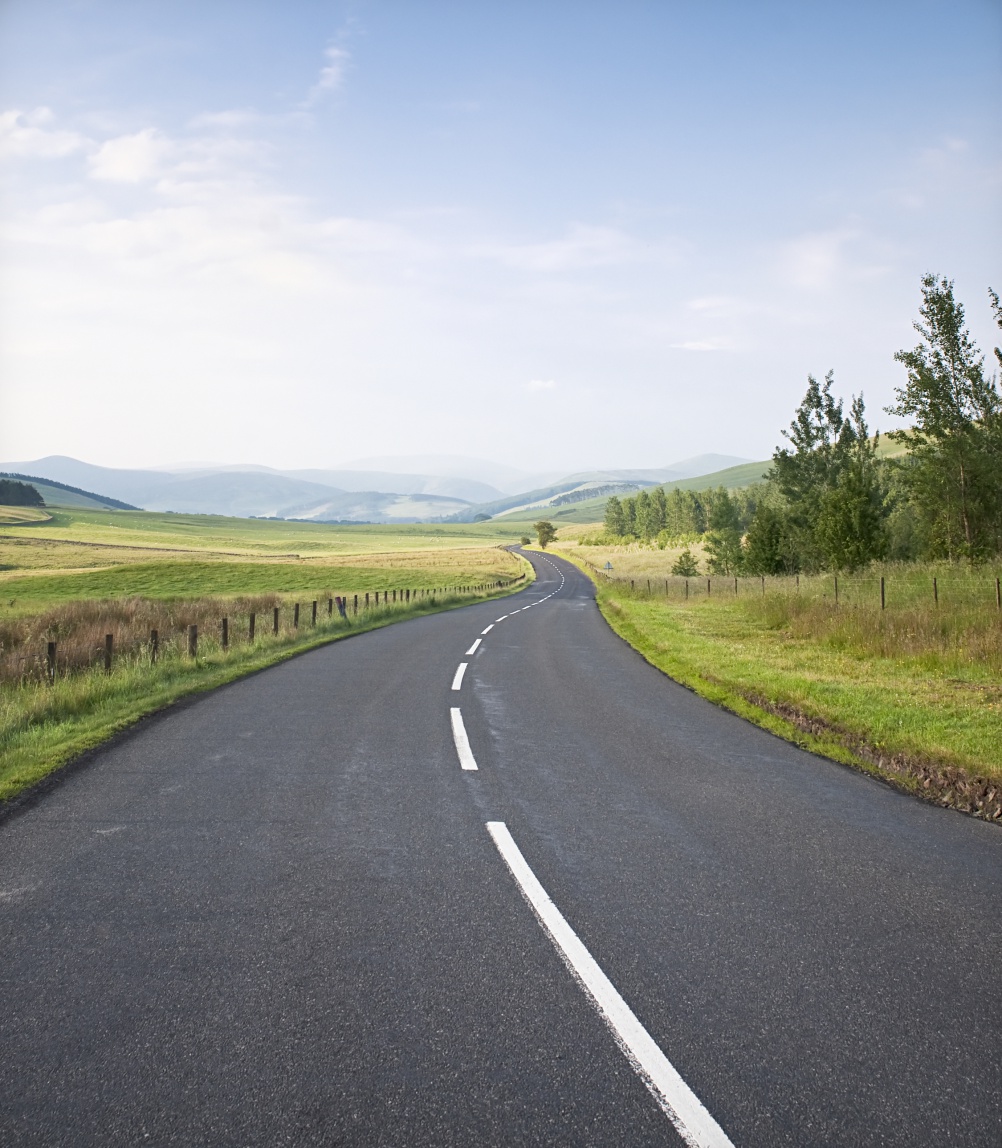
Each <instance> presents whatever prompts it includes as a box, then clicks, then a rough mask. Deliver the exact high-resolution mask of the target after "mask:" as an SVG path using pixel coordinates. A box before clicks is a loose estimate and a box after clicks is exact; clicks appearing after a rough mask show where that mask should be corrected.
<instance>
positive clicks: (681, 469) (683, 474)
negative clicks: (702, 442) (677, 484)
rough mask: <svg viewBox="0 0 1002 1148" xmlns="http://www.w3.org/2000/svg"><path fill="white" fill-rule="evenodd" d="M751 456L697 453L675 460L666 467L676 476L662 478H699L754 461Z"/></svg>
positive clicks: (673, 479) (669, 480)
mask: <svg viewBox="0 0 1002 1148" xmlns="http://www.w3.org/2000/svg"><path fill="white" fill-rule="evenodd" d="M752 461H753V460H752V459H750V458H738V456H737V455H733V454H697V455H696V456H695V457H694V458H684V459H682V461H681V462H673V463H672V464H671V465H670V466H668V467H666V469H667V470H673V471H674V472H675V475H674V478H672V479H667V480H666V479H662V480H661V481H662V482H665V481H668V482H673V481H675V479H679V478H698V477H699V475H701V474H713V473H714V472H715V471H718V470H729V469H730V468H731V467H732V466H742V465H743V464H744V463H746V462H752Z"/></svg>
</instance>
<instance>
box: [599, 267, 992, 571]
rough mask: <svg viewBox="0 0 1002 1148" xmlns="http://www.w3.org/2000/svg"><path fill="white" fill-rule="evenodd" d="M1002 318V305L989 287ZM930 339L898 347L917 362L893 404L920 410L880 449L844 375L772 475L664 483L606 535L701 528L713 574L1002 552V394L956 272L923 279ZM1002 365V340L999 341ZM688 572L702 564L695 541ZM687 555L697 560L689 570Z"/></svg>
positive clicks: (808, 399) (902, 358) (663, 538)
mask: <svg viewBox="0 0 1002 1148" xmlns="http://www.w3.org/2000/svg"><path fill="white" fill-rule="evenodd" d="M988 294H989V301H990V304H991V308H992V312H993V315H994V318H995V321H996V323H997V325H998V326H999V327H1000V328H1002V304H1000V302H999V297H998V295H997V294H996V293H995V292H994V291H991V290H989V292H988ZM914 327H915V330H916V331H917V332H918V334H919V336H920V341H919V343H918V345H917V346H916V347H914V348H913V349H912V350H902V351H898V353H897V354H896V355H895V356H894V357H895V359H896V360H897V361H898V362H899V363H901V365H902V366H903V367H904V369H905V383H904V385H903V386H900V387H898V388H896V390H895V402H894V403H893V404H892V405H890V406H889V407H887V408H885V409H886V412H887V413H888V414H893V415H897V416H900V417H904V418H908V419H910V420H911V426H910V427H909V428H908V429H907V430H898V431H891V432H890V433H889V434H888V436H887V437H888V438H889V439H891V440H893V441H896V442H899V443H900V444H901V445H902V446H903V447H904V448H905V450H904V453H902V454H901V455H900V457H895V458H882V457H881V456H880V450H879V446H880V436H879V434H874V435H871V434H870V430H869V427H868V425H867V421H866V408H865V404H864V401H863V395H862V393H860V394H859V395H858V396H852V398H851V400H850V403H849V410H848V412H847V411H846V410H845V402H844V400H843V399H841V398H837V397H836V396H835V395H834V394H833V393H832V389H833V387H834V375H833V373H832V372H829V373H828V374H827V375H826V376H825V378H824V380H823V381H822V382H818V380H817V379H815V378H814V377H813V376H810V375H809V376H808V381H807V392H806V394H805V395H804V398H803V400H802V401H801V403H800V405H799V406H798V407H797V410H796V412H795V415H794V418H793V421H792V422H791V424H790V427H789V429H788V430H785V431H783V432H782V433H783V435H784V436H785V438H786V439H787V445H785V446H783V447H779V448H777V450H776V451H775V453H774V454H773V456H772V467H771V469H770V470H769V472H768V474H766V476H765V479H764V481H763V482H762V483H759V484H756V485H754V486H752V487H749V488H748V489H746V490H739V491H731V492H728V491H727V490H725V489H723V488H722V487H721V488H718V489H717V490H711V491H704V492H700V493H697V492H695V491H686V490H672V491H671V492H670V493H666V492H665V490H664V488H663V487H657V488H655V489H654V490H651V491H647V490H643V491H641V492H640V493H639V494H637V495H635V496H633V497H631V498H624V499H618V498H615V497H614V498H610V499H609V500H608V502H607V503H606V512H605V533H606V537H607V538H608V537H610V536H611V537H614V538H617V539H623V540H637V541H642V542H646V543H653V544H657V545H661V546H664V545H666V544H667V543H668V542H669V541H677V540H679V539H694V538H695V537H699V538H700V539H701V540H702V542H703V544H704V549H705V551H706V553H707V560H708V564H709V569H710V572H711V573H714V574H738V573H749V574H792V573H798V572H800V571H805V572H811V571H819V570H856V569H859V568H860V567H862V566H865V565H867V564H868V563H869V562H872V561H874V560H879V559H884V558H891V559H897V560H916V559H921V558H946V559H949V560H951V561H958V560H966V561H969V562H973V563H977V562H982V561H985V560H988V559H990V558H992V557H994V556H997V555H998V554H1000V553H1002V396H1000V393H999V386H998V377H997V375H996V374H995V373H994V372H993V373H992V374H991V375H989V374H988V373H987V371H986V369H985V358H984V355H982V354H981V352H980V351H979V350H978V348H977V346H976V344H975V343H974V340H973V339H972V338H971V336H970V332H969V331H968V329H967V326H966V323H965V314H964V308H963V306H962V305H961V304H960V303H959V302H958V301H957V300H956V298H955V296H954V289H953V283H952V282H951V281H949V280H947V279H945V278H939V277H937V276H935V275H931V274H930V275H926V276H924V277H923V279H922V304H921V306H920V308H919V321H918V322H916V323H915V324H914ZM995 358H996V360H997V361H998V364H999V366H1000V367H1002V349H1000V348H998V347H996V348H995ZM676 566H677V567H678V569H676V570H675V571H674V572H675V573H679V574H690V573H692V574H694V573H696V567H695V561H694V559H693V558H692V555H691V553H689V552H688V551H686V553H685V554H683V555H682V558H681V559H680V560H679V562H677V563H676ZM682 567H685V569H683V568H682Z"/></svg>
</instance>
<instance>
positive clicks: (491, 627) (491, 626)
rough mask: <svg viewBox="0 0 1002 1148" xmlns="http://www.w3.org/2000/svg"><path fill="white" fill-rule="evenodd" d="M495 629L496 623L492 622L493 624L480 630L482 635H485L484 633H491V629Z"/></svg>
mask: <svg viewBox="0 0 1002 1148" xmlns="http://www.w3.org/2000/svg"><path fill="white" fill-rule="evenodd" d="M493 629H494V623H493V622H491V624H490V625H489V626H488V627H487V629H486V630H481V631H480V634H481V636H483V635H484V634H489V633H490V632H491V630H493Z"/></svg>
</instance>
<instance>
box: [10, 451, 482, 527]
mask: <svg viewBox="0 0 1002 1148" xmlns="http://www.w3.org/2000/svg"><path fill="white" fill-rule="evenodd" d="M0 469H4V470H11V471H18V472H20V473H25V474H34V475H38V476H39V477H40V478H49V479H52V480H54V481H57V482H65V483H70V484H72V485H74V486H79V487H83V488H86V489H88V490H98V491H100V492H101V493H102V494H104V495H108V496H110V497H112V498H117V499H120V500H122V501H124V502H128V503H131V504H132V505H135V506H141V507H142V508H143V509H144V510H173V511H177V512H178V513H182V514H228V515H235V516H236V517H242V518H248V517H259V518H261V517H264V518H297V519H298V518H301V519H310V520H313V521H318V522H322V521H343V520H347V521H364V522H416V521H421V520H423V519H428V518H444V517H447V516H448V515H451V514H455V513H457V512H458V511H460V510H463V509H464V508H466V507H467V506H469V505H470V504H469V502H468V501H467V500H465V499H462V498H456V497H449V496H444V495H440V494H437V493H433V492H425V491H423V490H421V489H416V490H410V491H406V490H405V491H400V490H392V489H391V490H388V491H378V490H373V489H372V488H371V487H370V488H369V489H368V490H364V491H347V490H343V489H341V488H339V487H336V486H332V485H330V484H328V483H322V482H311V481H309V480H307V479H304V478H298V477H290V476H289V475H286V474H282V473H280V472H279V471H274V470H270V469H269V468H267V467H253V466H244V467H240V466H231V467H218V468H215V469H212V470H205V471H202V470H182V471H180V472H171V471H156V470H125V469H118V468H116V467H105V466H94V465H92V464H91V463H86V462H80V461H79V460H78V459H75V458H67V457H65V456H62V455H52V456H50V457H49V458H42V459H36V460H34V461H33V462H21V463H10V464H0ZM301 473H302V472H301ZM321 473H324V472H321ZM414 485H415V486H419V485H420V484H418V483H415V484H414ZM428 485H435V482H434V479H433V478H432V479H431V480H429V483H428ZM474 488H475V490H477V491H478V492H479V491H480V490H483V489H486V491H487V492H488V493H489V494H496V493H497V492H496V491H495V490H494V489H493V488H492V487H486V488H484V487H482V485H481V484H474ZM43 497H44V496H43Z"/></svg>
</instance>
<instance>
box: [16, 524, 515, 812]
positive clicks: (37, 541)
mask: <svg viewBox="0 0 1002 1148" xmlns="http://www.w3.org/2000/svg"><path fill="white" fill-rule="evenodd" d="M2 513H3V508H0V515H2ZM517 540H518V535H517V534H515V535H514V537H512V532H511V531H508V530H506V531H499V530H497V529H496V528H495V529H494V530H485V529H484V528H483V527H482V526H469V527H467V526H456V527H441V528H439V527H419V528H411V527H393V526H326V525H314V524H303V525H301V524H295V523H284V522H273V521H254V520H250V521H248V520H240V519H220V518H212V517H208V516H206V517H205V518H199V517H198V516H194V515H191V516H184V515H173V514H169V515H168V514H148V515H147V514H144V513H143V512H132V511H109V512H105V511H92V510H77V509H72V510H60V509H54V510H53V511H52V512H51V519H50V520H44V521H43V520H42V519H41V518H40V516H38V515H37V514H34V515H32V516H31V517H30V518H20V519H16V518H15V516H14V515H11V516H10V517H9V519H8V521H7V522H6V523H5V524H4V526H3V528H2V530H0V800H3V799H5V798H9V797H11V796H14V795H15V794H16V793H18V792H20V791H21V790H22V789H23V788H25V786H28V785H30V784H32V783H34V782H35V781H37V780H39V779H40V778H41V777H43V776H45V775H46V774H47V773H49V772H51V770H53V769H55V768H57V767H58V766H59V765H61V764H63V763H65V762H66V761H68V760H70V759H71V758H72V757H74V756H76V755H78V754H79V753H81V752H83V751H84V750H86V749H88V748H90V747H92V746H94V745H97V744H99V743H100V742H101V741H102V740H105V739H106V738H107V737H109V736H111V735H112V734H114V733H115V732H117V731H119V730H121V729H123V728H126V727H127V726H128V725H130V724H132V723H133V722H135V721H136V720H138V719H139V718H140V717H142V716H143V715H144V714H147V713H150V712H152V711H154V710H156V709H159V708H162V707H163V706H165V705H169V704H171V703H172V702H174V701H176V700H178V699H179V698H181V697H184V696H185V695H187V694H191V693H194V692H198V691H201V690H205V689H210V688H213V687H215V686H217V685H220V684H222V683H224V682H226V681H230V680H232V679H233V678H236V677H239V676H241V675H243V674H246V673H250V672H253V671H255V670H258V669H261V668H263V667H265V666H267V665H270V664H273V663H274V662H276V661H279V660H281V659H283V658H286V657H290V656H292V655H293V654H296V653H299V652H301V651H303V650H305V649H309V648H311V647H312V646H315V645H318V644H321V643H323V642H328V641H333V640H336V639H338V638H341V637H346V636H348V635H349V634H353V633H360V632H363V631H365V630H368V629H372V628H374V627H377V626H383V625H387V624H390V623H392V622H395V621H399V620H402V619H403V618H406V617H413V616H417V615H419V614H422V613H428V612H431V611H435V610H441V609H449V608H452V607H455V606H458V605H463V604H465V603H467V602H469V601H472V600H475V599H476V598H482V597H489V596H493V595H495V594H499V593H507V592H509V590H508V588H509V587H512V586H514V587H516V588H521V586H522V585H524V579H525V578H526V577H531V570H530V568H529V566H528V563H526V562H524V561H523V560H521V559H519V558H518V557H517V556H515V555H513V554H511V553H510V552H509V551H508V550H506V549H504V546H505V544H508V543H510V542H511V541H517ZM336 598H342V599H343V600H344V608H345V612H344V615H342V614H341V613H340V612H339V610H335V609H334V601H335V599H336ZM314 604H316V605H314ZM314 610H316V614H315V615H314ZM252 617H253V618H254V619H255V620H256V622H257V625H256V627H255V628H254V629H253V630H252V626H253V625H254V623H253V622H252V620H251V619H252ZM223 619H226V625H227V629H226V631H225V634H226V637H225V640H224V638H223V634H224V631H223V629H222V626H223ZM192 627H196V633H197V640H196V641H197V644H196V646H195V653H194V656H193V655H192V653H191V650H190V648H189V644H188V643H189V635H190V631H191V628H192ZM154 634H155V639H154ZM106 650H109V651H111V653H110V655H109V662H108V663H106V661H105V657H106ZM106 665H107V666H108V668H107V669H106Z"/></svg>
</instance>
